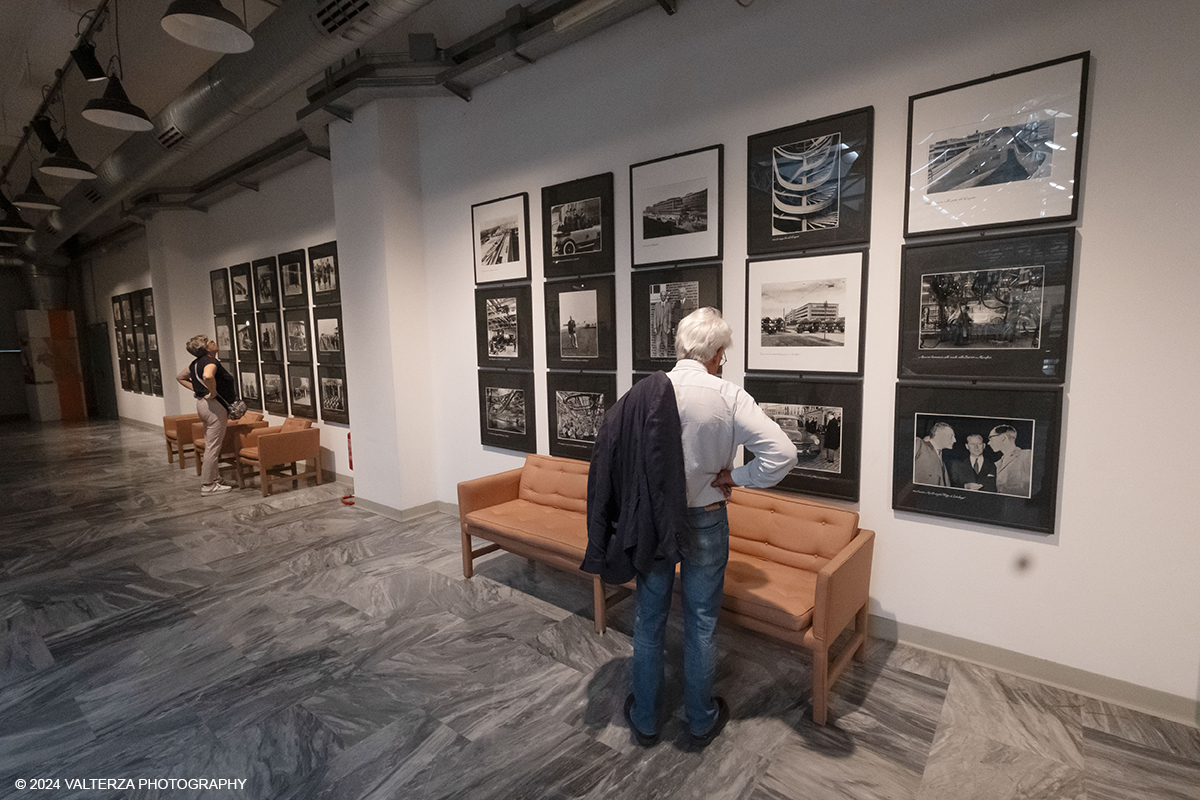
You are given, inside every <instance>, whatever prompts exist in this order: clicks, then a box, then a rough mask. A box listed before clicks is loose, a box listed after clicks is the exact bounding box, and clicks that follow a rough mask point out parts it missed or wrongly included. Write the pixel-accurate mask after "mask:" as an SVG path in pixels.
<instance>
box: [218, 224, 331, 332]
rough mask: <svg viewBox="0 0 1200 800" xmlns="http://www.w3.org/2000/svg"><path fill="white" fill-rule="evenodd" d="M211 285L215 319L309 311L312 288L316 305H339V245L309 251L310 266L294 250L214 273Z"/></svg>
mask: <svg viewBox="0 0 1200 800" xmlns="http://www.w3.org/2000/svg"><path fill="white" fill-rule="evenodd" d="M281 275H282V280H281V279H280V276H281ZM310 279H311V283H310ZM209 283H210V285H211V287H212V304H213V316H214V317H217V316H223V315H226V314H230V313H234V314H251V313H254V311H255V310H256V309H257V310H258V311H278V310H279V309H281V308H308V306H309V286H310V285H311V287H312V304H313V305H315V306H324V305H338V304H340V303H341V302H342V293H341V280H340V276H339V274H338V257H337V242H325V243H324V244H320V245H317V246H315V247H310V248H308V258H307V264H306V262H305V251H304V250H292V251H290V252H287V253H281V254H280V255H279V256H270V257H268V258H260V259H257V260H255V261H251V262H249V263H246V264H237V265H235V266H232V267H228V268H224V267H223V268H221V269H215V270H213V271H212V272H210V273H209Z"/></svg>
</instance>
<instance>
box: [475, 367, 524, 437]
mask: <svg viewBox="0 0 1200 800" xmlns="http://www.w3.org/2000/svg"><path fill="white" fill-rule="evenodd" d="M536 412H537V409H536V404H535V402H534V397H533V373H532V372H524V371H519V370H497V369H481V370H479V441H480V444H482V445H483V446H484V447H499V448H501V449H503V450H515V451H517V452H519V453H536V452H537V413H536Z"/></svg>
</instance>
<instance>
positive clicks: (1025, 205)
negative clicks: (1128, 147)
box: [904, 52, 1091, 236]
mask: <svg viewBox="0 0 1200 800" xmlns="http://www.w3.org/2000/svg"><path fill="white" fill-rule="evenodd" d="M1090 59H1091V55H1090V53H1087V52H1084V53H1077V54H1076V55H1072V56H1067V57H1066V58H1060V59H1056V60H1054V61H1046V62H1043V63H1041V64H1035V65H1033V66H1030V67H1023V68H1021V69H1015V70H1011V71H1009V72H1003V73H1000V74H998V75H992V76H989V77H987V78H981V79H979V80H974V81H969V82H967V83H960V84H956V85H954V86H948V87H946V88H944V89H936V90H934V91H931V92H925V93H923V94H918V95H913V96H912V97H910V98H909V99H908V169H907V170H906V171H905V174H906V175H908V185H907V186H906V187H905V189H906V191H905V193H904V197H905V216H904V235H905V236H923V235H929V234H936V233H949V232H952V231H961V230H966V229H983V228H996V227H1002V226H1006V225H1020V224H1024V223H1030V222H1061V221H1067V220H1073V219H1075V218H1076V216H1077V213H1078V208H1079V194H1080V191H1081V190H1082V186H1081V183H1080V178H1081V171H1080V166H1081V164H1082V157H1083V148H1082V143H1083V134H1084V127H1083V125H1084V109H1085V105H1086V102H1085V98H1086V94H1087V76H1088V64H1089V61H1090Z"/></svg>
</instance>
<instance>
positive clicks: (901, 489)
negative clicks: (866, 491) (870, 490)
mask: <svg viewBox="0 0 1200 800" xmlns="http://www.w3.org/2000/svg"><path fill="white" fill-rule="evenodd" d="M943 425H944V426H945V427H944V426H943ZM946 427H948V428H949V435H947V433H946ZM1061 428H1062V387H1060V386H1055V387H1045V386H1036V385H1035V386H1032V387H1029V386H1022V387H1016V386H1012V385H995V384H986V385H976V386H968V385H965V384H962V383H957V384H953V383H935V382H927V383H913V382H904V381H902V382H900V383H898V384H897V386H896V419H895V448H894V450H893V455H894V463H893V468H892V508H894V509H896V510H897V511H912V512H915V513H918V514H930V515H933V516H939V517H950V518H953V519H963V520H969V521H971V522H978V523H983V524H986V525H997V526H1000V527H1004V528H1016V529H1020V530H1028V531H1034V532H1036V533H1043V534H1052V533H1053V532H1054V524H1055V518H1056V514H1057V502H1058V471H1059V445H1060V441H1061ZM976 436H977V437H979V439H977V440H975V441H974V442H972V441H971V440H972V439H973V437H976ZM969 442H970V443H972V445H973V446H974V447H975V448H977V450H978V451H979V452H978V453H977V454H976V455H979V456H980V457H981V461H982V464H981V465H980V468H979V469H978V470H975V469H974V468H973V467H972V466H971V465H970V463H969V458H970V457H971V455H973V454H972V452H971V450H969V449H968V447H967V445H968V443H969ZM947 443H948V444H947ZM989 466H990V469H989Z"/></svg>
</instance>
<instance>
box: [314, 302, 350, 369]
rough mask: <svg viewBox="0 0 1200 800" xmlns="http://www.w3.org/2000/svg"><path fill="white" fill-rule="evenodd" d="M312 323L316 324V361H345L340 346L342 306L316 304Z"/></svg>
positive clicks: (323, 362) (324, 362) (340, 362)
mask: <svg viewBox="0 0 1200 800" xmlns="http://www.w3.org/2000/svg"><path fill="white" fill-rule="evenodd" d="M313 325H315V326H316V335H315V337H314V339H315V340H316V343H317V363H318V364H344V363H346V359H345V356H344V351H343V347H342V307H341V306H340V305H338V306H317V307H316V308H314V309H313Z"/></svg>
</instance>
